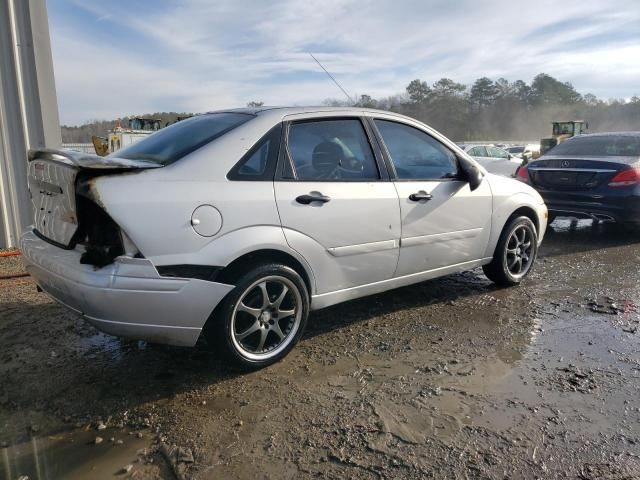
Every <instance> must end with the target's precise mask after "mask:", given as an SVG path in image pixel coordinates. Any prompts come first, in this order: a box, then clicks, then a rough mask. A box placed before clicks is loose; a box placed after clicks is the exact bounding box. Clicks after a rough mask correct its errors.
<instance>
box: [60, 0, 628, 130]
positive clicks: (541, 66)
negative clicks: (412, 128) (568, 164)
mask: <svg viewBox="0 0 640 480" xmlns="http://www.w3.org/2000/svg"><path fill="white" fill-rule="evenodd" d="M605 7H606V6H604V5H603V4H602V3H601V2H598V1H595V0H593V1H591V0H583V1H567V2H563V5H562V8H558V7H557V3H556V2H554V1H551V0H541V1H539V2H536V3H533V2H532V3H530V4H522V3H521V2H509V1H498V0H490V1H486V2H485V1H483V2H477V1H471V0H462V1H458V2H448V1H444V0H434V1H423V0H403V1H399V2H393V3H391V2H379V1H374V0H322V1H315V0H314V1H311V0H309V1H305V2H300V1H296V0H276V1H272V2H258V1H244V0H233V1H232V0H221V1H216V2H210V1H206V0H184V1H181V2H169V1H157V2H153V3H148V2H141V3H133V4H132V3H131V2H126V1H124V0H117V1H112V2H103V1H99V0H83V1H79V0H76V1H74V2H71V3H70V2H69V1H66V2H63V0H52V2H51V3H50V6H49V9H50V17H51V20H50V21H51V31H52V44H53V51H54V67H55V71H56V82H57V89H58V93H59V99H60V111H61V118H62V121H63V122H65V123H79V122H83V121H86V120H88V119H91V118H113V117H115V116H118V115H124V114H130V113H143V112H151V111H159V110H187V111H206V110H211V109H215V108H227V107H230V106H242V105H244V104H245V103H246V102H248V101H250V100H262V101H264V102H266V103H267V104H284V105H291V104H308V103H315V104H317V103H320V102H321V101H322V100H323V99H325V98H328V97H334V98H341V97H342V93H341V92H340V91H339V90H338V89H337V88H336V86H335V85H333V83H332V82H331V81H330V80H329V79H328V78H327V77H326V75H325V74H324V72H322V71H321V69H320V68H319V67H318V65H317V64H316V63H315V62H314V61H313V60H312V59H311V57H310V56H309V55H308V53H307V52H309V51H312V52H313V53H314V55H315V56H316V57H317V58H318V59H319V60H320V61H321V62H322V63H323V64H324V65H325V66H326V67H327V69H328V70H329V71H331V72H332V74H334V76H335V77H336V78H337V79H338V81H339V82H340V83H341V84H342V85H343V86H344V88H345V89H346V90H347V91H348V92H350V93H352V94H353V93H359V94H364V93H367V94H370V95H373V96H386V95H392V94H396V93H401V92H402V91H404V88H405V86H406V85H407V84H408V83H409V81H411V80H412V79H414V78H421V79H424V80H427V81H429V82H434V81H436V80H437V79H439V78H441V77H449V78H453V79H455V80H457V81H461V82H464V83H470V82H472V81H473V80H474V79H476V78H478V77H481V76H489V77H493V78H497V77H500V76H503V77H506V78H509V79H512V80H515V79H524V80H526V81H530V80H531V78H532V77H533V76H534V75H535V74H537V73H540V72H542V71H544V72H546V73H548V74H551V75H554V76H557V77H558V78H560V79H561V80H563V81H571V82H572V83H574V85H575V86H576V87H577V88H578V89H579V90H580V91H584V92H586V91H592V92H594V93H596V92H598V95H601V96H604V97H608V96H624V97H630V96H631V95H634V94H638V93H640V92H638V90H637V88H638V87H637V86H636V85H637V78H638V77H637V75H638V67H637V64H638V62H637V60H636V59H637V58H638V56H637V53H638V52H637V48H636V45H638V44H639V43H640V42H638V41H637V40H638V36H637V28H636V29H635V30H634V29H633V26H634V25H638V24H639V23H640V9H639V8H638V7H637V3H636V2H635V0H620V1H618V2H617V3H616V9H615V11H612V9H610V8H608V7H607V8H606V9H605ZM549 12H553V15H549ZM634 32H636V33H635V34H634ZM632 55H635V56H632ZM594 60H595V61H594ZM634 77H635V78H634ZM608 85H612V87H611V88H608Z"/></svg>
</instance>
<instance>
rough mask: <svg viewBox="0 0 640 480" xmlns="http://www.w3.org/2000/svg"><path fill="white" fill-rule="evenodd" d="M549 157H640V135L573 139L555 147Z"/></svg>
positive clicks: (550, 151)
mask: <svg viewBox="0 0 640 480" xmlns="http://www.w3.org/2000/svg"><path fill="white" fill-rule="evenodd" d="M547 154H548V155H593V156H605V157H606V156H622V157H638V156H640V135H638V136H634V135H606V136H605V135H602V136H593V137H591V136H585V137H573V138H571V139H569V140H565V141H564V142H562V143H560V144H558V145H557V146H555V147H553V148H552V149H551V150H549V152H547Z"/></svg>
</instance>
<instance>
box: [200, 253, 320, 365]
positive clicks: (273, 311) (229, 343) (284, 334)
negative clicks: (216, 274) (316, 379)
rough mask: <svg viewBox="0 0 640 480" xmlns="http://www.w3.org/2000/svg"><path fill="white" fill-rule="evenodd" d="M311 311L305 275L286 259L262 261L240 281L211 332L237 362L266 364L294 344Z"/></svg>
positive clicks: (216, 314)
mask: <svg viewBox="0 0 640 480" xmlns="http://www.w3.org/2000/svg"><path fill="white" fill-rule="evenodd" d="M308 314H309V294H308V292H307V288H306V286H305V283H304V280H303V279H302V278H301V277H300V275H299V274H298V273H297V272H296V271H295V270H293V269H292V268H289V267H287V266H284V265H279V264H269V265H261V266H259V267H256V268H255V269H253V270H251V271H249V272H248V273H246V274H245V275H243V276H242V277H241V278H240V279H239V280H238V281H237V282H236V287H235V288H234V289H233V290H232V291H231V292H230V293H229V294H228V295H227V297H226V298H225V299H224V300H223V302H222V303H221V304H220V305H219V306H218V308H216V310H215V312H214V314H213V317H212V319H211V321H212V322H213V324H212V325H210V326H208V328H207V330H206V336H207V340H209V342H211V343H213V344H215V345H216V346H217V347H218V348H221V349H222V350H223V351H225V352H226V353H227V354H228V356H229V357H230V359H231V360H232V361H233V362H234V363H236V364H238V365H240V366H242V367H248V368H262V367H266V366H267V365H271V364H273V363H275V362H277V361H278V360H280V359H281V358H283V357H284V356H285V355H286V354H287V353H289V351H290V350H291V349H292V348H293V347H294V346H295V344H296V343H297V342H298V340H299V339H300V337H301V336H302V334H303V332H304V329H305V326H306V324H307V316H308Z"/></svg>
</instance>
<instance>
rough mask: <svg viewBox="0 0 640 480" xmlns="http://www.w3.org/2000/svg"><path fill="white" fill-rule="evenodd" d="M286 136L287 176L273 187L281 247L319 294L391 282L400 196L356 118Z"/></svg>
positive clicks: (310, 123)
mask: <svg viewBox="0 0 640 480" xmlns="http://www.w3.org/2000/svg"><path fill="white" fill-rule="evenodd" d="M286 130H287V134H286V141H285V148H284V152H285V154H284V155H283V157H284V158H283V159H282V160H281V161H283V162H284V163H285V167H286V169H287V170H288V173H285V174H283V175H282V176H283V177H284V178H280V179H277V180H276V181H275V196H276V203H277V206H278V211H279V214H280V220H281V222H282V226H283V229H284V233H285V236H286V239H287V242H288V243H289V245H290V246H291V247H292V248H293V249H295V250H297V251H298V252H299V253H300V254H301V255H302V256H303V257H305V258H306V259H307V261H309V262H310V264H311V266H312V269H313V272H314V276H315V279H316V289H317V293H318V294H321V293H326V292H332V291H336V290H341V289H345V288H349V287H354V286H359V285H364V284H368V283H374V282H377V281H381V280H386V279H388V278H391V277H392V276H393V273H394V271H395V269H396V265H397V263H398V248H399V247H398V244H399V239H400V209H399V206H398V197H397V194H396V190H395V188H394V186H393V183H392V182H391V181H389V180H388V179H386V180H385V179H383V175H381V172H383V173H384V168H383V164H382V161H381V159H380V158H377V157H376V155H375V154H374V150H373V149H372V147H371V142H370V138H369V136H368V134H367V131H366V129H365V128H364V124H363V123H362V121H361V119H359V118H353V117H351V118H331V117H329V118H327V117H322V118H313V119H308V118H305V119H299V120H296V121H292V122H290V123H289V124H288V126H287V129H286ZM378 157H379V156H378ZM287 177H289V178H287Z"/></svg>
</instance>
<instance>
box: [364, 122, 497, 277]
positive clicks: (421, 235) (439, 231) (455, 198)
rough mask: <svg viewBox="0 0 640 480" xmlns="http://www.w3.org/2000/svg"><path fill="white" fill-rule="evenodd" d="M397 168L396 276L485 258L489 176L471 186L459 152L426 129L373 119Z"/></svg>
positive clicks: (489, 202)
mask: <svg viewBox="0 0 640 480" xmlns="http://www.w3.org/2000/svg"><path fill="white" fill-rule="evenodd" d="M374 124H375V126H376V128H377V130H378V132H379V134H380V137H381V138H382V140H383V142H384V144H385V147H386V151H387V154H388V156H389V158H390V161H391V164H392V166H393V169H394V170H395V177H396V181H395V185H396V189H397V191H398V196H399V198H400V213H401V217H402V234H401V240H400V258H399V261H398V268H397V270H396V273H395V275H396V276H403V275H409V274H412V273H418V272H424V271H428V270H433V269H437V268H442V267H448V266H452V265H456V264H460V263H464V262H468V261H472V260H477V259H479V258H482V256H483V255H484V252H485V249H486V247H487V243H488V241H489V234H490V230H491V216H492V197H491V189H490V187H489V184H488V182H482V183H481V184H480V186H479V187H478V188H477V189H476V190H474V191H471V189H470V188H469V184H468V182H466V181H464V180H462V179H461V177H462V176H461V172H460V171H459V167H458V161H457V158H456V155H455V153H454V152H453V151H452V150H451V149H450V148H449V147H447V146H446V145H444V144H443V143H442V142H441V141H439V140H438V139H436V138H435V137H434V136H432V135H430V134H429V133H428V132H426V131H425V130H422V129H420V128H418V127H417V126H412V125H409V124H405V123H400V122H396V121H391V120H385V119H375V120H374Z"/></svg>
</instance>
